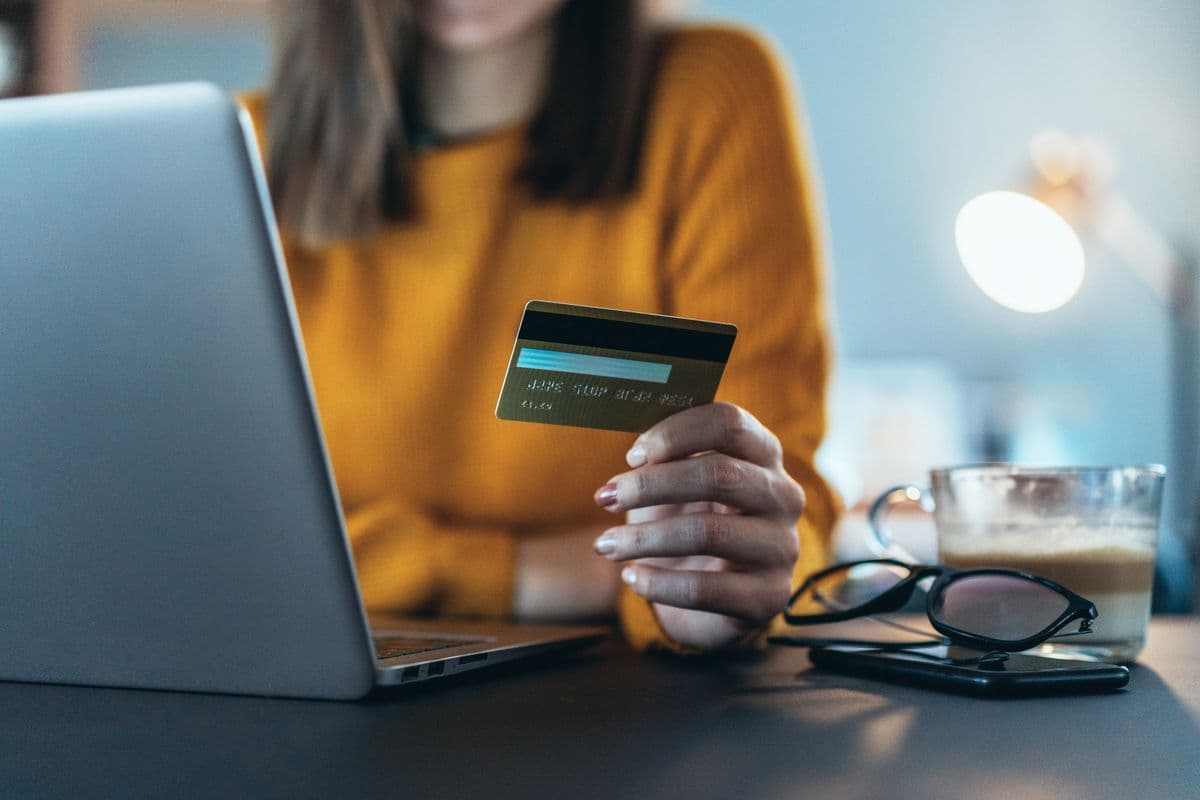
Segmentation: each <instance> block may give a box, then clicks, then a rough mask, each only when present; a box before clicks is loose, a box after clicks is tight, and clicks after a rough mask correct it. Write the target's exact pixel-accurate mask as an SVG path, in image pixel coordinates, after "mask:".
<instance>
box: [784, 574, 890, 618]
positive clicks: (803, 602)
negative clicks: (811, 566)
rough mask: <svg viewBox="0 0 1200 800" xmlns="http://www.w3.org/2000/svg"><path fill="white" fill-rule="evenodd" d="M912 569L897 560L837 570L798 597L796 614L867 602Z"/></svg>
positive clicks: (792, 608)
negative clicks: (896, 562)
mask: <svg viewBox="0 0 1200 800" xmlns="http://www.w3.org/2000/svg"><path fill="white" fill-rule="evenodd" d="M908 575H909V569H908V568H907V567H901V566H897V565H895V564H878V563H866V564H855V565H853V566H847V567H844V568H842V569H839V570H835V571H834V572H831V573H830V574H828V575H826V576H824V577H822V578H820V579H818V580H817V581H815V582H814V583H813V584H812V585H811V586H809V588H808V591H806V592H804V593H803V594H801V595H800V597H798V598H796V602H795V603H794V604H793V605H792V607H791V609H790V611H791V612H792V613H793V614H824V613H827V612H830V611H845V610H847V609H852V608H858V607H859V606H862V605H866V604H867V603H869V602H871V601H872V600H874V599H875V598H876V597H879V595H881V594H883V593H884V592H886V591H887V590H888V589H891V588H892V587H894V586H895V585H896V584H898V583H900V582H901V581H902V580H904V579H905V578H907V577H908Z"/></svg>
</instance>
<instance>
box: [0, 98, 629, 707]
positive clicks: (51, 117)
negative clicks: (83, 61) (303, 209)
mask: <svg viewBox="0 0 1200 800" xmlns="http://www.w3.org/2000/svg"><path fill="white" fill-rule="evenodd" d="M373 622H374V624H369V622H368V619H367V617H366V614H365V613H364V610H363V606H362V602H361V598H360V596H359V592H358V586H357V583H356V581H355V574H354V566H353V561H352V558H351V553H350V549H349V545H348V542H347V538H346V532H345V528H344V523H343V516H342V513H341V507H340V502H339V499H338V494H337V489H336V486H335V484H334V480H333V475H332V473H331V471H330V466H329V459H328V456H327V454H326V451H325V445H324V441H323V438H322V435H321V427H320V422H319V419H318V417H317V412H316V407H315V405H314V402H313V394H312V386H311V383H310V381H309V376H308V371H307V366H306V363H305V357H304V348H303V344H302V342H301V339H300V334H299V329H298V327H297V322H296V313H295V309H294V307H293V304H292V297H291V292H290V289H289V285H288V278H287V272H286V270H285V267H284V262H283V256H282V251H281V249H280V244H279V239H278V235H277V233H276V228H275V223H274V216H273V214H272V210H271V205H270V199H269V195H268V192H267V188H266V182H265V179H264V174H263V169H262V166H261V163H260V161H259V157H258V153H257V147H256V145H255V140H254V135H253V132H252V129H251V124H250V122H249V119H248V117H247V116H246V115H245V114H244V113H243V112H242V111H241V110H240V109H239V108H238V107H237V106H236V104H234V103H233V102H231V100H230V99H229V98H228V97H227V96H226V95H225V94H224V93H222V92H221V91H220V90H219V89H217V88H216V87H214V86H210V85H207V84H180V85H170V86H160V87H149V88H138V89H124V90H115V91H104V92H86V93H80V94H68V95H59V96H54V97H44V98H28V99H17V100H6V101H3V102H0V680H16V681H37V682H53V683H66V684H86V685H102V686H124V687H140V688H152V689H178V690H194V691H211V692H226V693H235V694H254V695H278V696H289V697H306V698H330V699H352V698H358V697H361V696H363V695H365V694H366V693H367V692H369V691H370V690H371V689H372V688H373V687H375V686H381V685H393V684H403V683H415V682H420V681H427V680H431V679H438V678H442V677H445V676H449V675H454V674H456V673H461V672H464V671H467V670H474V669H480V668H483V667H488V666H491V665H494V664H497V663H501V662H506V661H510V660H513V659H516V658H521V657H526V656H530V655H534V654H540V653H544V652H547V651H550V650H555V649H561V648H566V647H572V646H581V645H585V644H589V643H592V642H595V641H597V640H599V639H600V638H601V637H602V636H604V635H605V633H606V631H605V629H600V628H577V627H556V626H550V627H537V626H525V625H507V624H492V623H486V622H473V623H467V622H464V623H461V624H452V623H450V622H447V621H436V620H407V619H380V620H374V621H373Z"/></svg>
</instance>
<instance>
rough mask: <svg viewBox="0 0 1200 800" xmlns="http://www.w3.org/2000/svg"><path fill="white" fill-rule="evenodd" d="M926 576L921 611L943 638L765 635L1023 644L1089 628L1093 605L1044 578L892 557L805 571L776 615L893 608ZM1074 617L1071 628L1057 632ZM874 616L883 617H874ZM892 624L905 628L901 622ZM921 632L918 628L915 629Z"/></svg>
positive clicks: (811, 642) (840, 617) (847, 615)
mask: <svg viewBox="0 0 1200 800" xmlns="http://www.w3.org/2000/svg"><path fill="white" fill-rule="evenodd" d="M930 578H932V579H933V582H932V585H931V586H929V589H928V593H927V595H926V598H925V611H926V613H927V614H928V615H929V622H930V623H931V624H932V625H933V628H934V630H936V631H937V632H938V633H940V634H942V636H943V637H944V640H941V641H938V640H929V639H928V638H927V639H926V640H925V641H923V642H895V641H882V642H875V641H864V640H859V639H820V638H811V637H800V636H773V637H771V638H770V639H769V641H771V642H772V643H775V644H787V645H794V646H799V647H812V646H816V645H830V644H853V645H863V646H869V647H874V648H878V649H889V650H896V649H906V648H911V647H914V646H920V645H931V644H953V645H962V646H964V647H969V648H972V649H975V650H983V651H986V652H996V651H999V652H1005V653H1013V652H1018V651H1021V650H1028V649H1029V648H1031V647H1035V646H1037V645H1039V644H1041V643H1042V642H1044V641H1046V640H1047V639H1049V638H1051V637H1053V636H1072V635H1076V634H1084V633H1091V630H1092V621H1093V620H1094V619H1096V616H1097V612H1096V606H1095V604H1094V603H1092V602H1091V601H1090V600H1088V599H1087V598H1085V597H1081V596H1080V595H1077V594H1075V593H1074V592H1072V591H1071V590H1070V589H1067V588H1066V587H1064V586H1060V585H1059V584H1057V583H1055V582H1054V581H1052V580H1048V579H1046V578H1041V577H1038V576H1037V575H1030V574H1029V573H1027V572H1019V571H1017V570H1012V569H994V568H985V569H967V570H956V569H953V568H951V567H947V566H943V565H940V564H938V565H921V564H906V563H904V562H902V561H895V560H893V559H887V558H884V559H872V560H868V561H854V562H851V563H848V564H838V565H836V566H832V567H829V568H827V569H823V570H821V571H820V572H816V573H814V574H812V575H810V576H809V577H808V578H807V579H806V580H805V581H804V583H803V584H802V585H801V586H800V588H799V589H797V590H796V591H795V593H794V594H792V596H791V599H789V600H788V605H787V609H786V610H785V611H784V613H783V618H784V619H785V620H787V621H788V622H789V623H791V624H793V625H814V624H819V623H825V622H842V621H844V620H850V619H855V618H858V617H869V616H873V615H876V614H885V613H888V612H893V611H898V610H900V609H901V608H903V607H904V605H905V604H906V603H907V602H908V601H909V599H910V598H911V597H912V595H913V592H914V591H915V590H916V589H917V587H918V585H919V584H921V583H922V582H925V581H927V580H928V579H930ZM1075 620H1079V630H1078V631H1076V632H1068V633H1060V631H1062V630H1063V629H1064V628H1065V627H1067V626H1068V625H1069V624H1071V623H1072V622H1074V621H1075ZM880 621H881V622H886V621H884V620H880ZM886 624H890V625H892V626H893V627H898V628H901V629H904V630H909V631H913V630H914V629H912V628H909V627H907V626H905V625H903V624H899V623H892V622H886ZM916 632H917V633H921V634H922V635H924V636H926V637H928V634H926V633H925V632H924V631H919V630H917V631H916Z"/></svg>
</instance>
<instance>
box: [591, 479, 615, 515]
mask: <svg viewBox="0 0 1200 800" xmlns="http://www.w3.org/2000/svg"><path fill="white" fill-rule="evenodd" d="M593 497H594V499H595V500H596V505H598V506H601V507H602V508H607V509H609V510H610V511H611V510H612V507H613V506H615V505H616V504H617V485H616V484H615V483H613V482H611V481H609V482H608V483H606V484H604V485H603V486H601V487H600V488H599V489H597V490H596V494H595V495H593Z"/></svg>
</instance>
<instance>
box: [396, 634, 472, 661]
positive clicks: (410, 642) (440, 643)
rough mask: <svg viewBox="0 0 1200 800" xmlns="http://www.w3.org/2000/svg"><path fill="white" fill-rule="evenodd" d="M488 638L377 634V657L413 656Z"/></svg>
mask: <svg viewBox="0 0 1200 800" xmlns="http://www.w3.org/2000/svg"><path fill="white" fill-rule="evenodd" d="M486 641H487V640H486V639H445V638H442V637H437V636H376V637H374V642H375V657H376V658H380V659H384V658H396V657H397V656H411V655H413V654H415V653H428V652H429V651H431V650H446V649H448V648H451V647H462V646H463V645H464V644H479V643H480V642H486Z"/></svg>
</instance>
